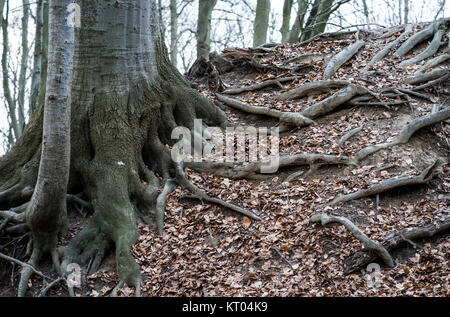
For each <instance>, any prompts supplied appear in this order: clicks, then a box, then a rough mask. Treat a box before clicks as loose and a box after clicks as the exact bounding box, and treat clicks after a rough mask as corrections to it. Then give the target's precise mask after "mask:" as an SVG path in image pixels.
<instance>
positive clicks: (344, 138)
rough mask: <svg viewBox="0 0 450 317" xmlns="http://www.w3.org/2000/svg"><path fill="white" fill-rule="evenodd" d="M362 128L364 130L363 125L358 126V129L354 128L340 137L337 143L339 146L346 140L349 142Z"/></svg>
mask: <svg viewBox="0 0 450 317" xmlns="http://www.w3.org/2000/svg"><path fill="white" fill-rule="evenodd" d="M362 130H363V127H358V128H356V129H353V130H351V131H349V132H347V133H346V134H345V135H344V136H343V137H342V138H340V139H339V141H338V143H337V144H338V145H339V146H342V145H343V144H344V143H345V142H347V141H348V140H350V139H351V138H353V137H354V136H355V135H357V134H358V133H359V132H361V131H362Z"/></svg>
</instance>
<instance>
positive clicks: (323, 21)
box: [311, 0, 334, 37]
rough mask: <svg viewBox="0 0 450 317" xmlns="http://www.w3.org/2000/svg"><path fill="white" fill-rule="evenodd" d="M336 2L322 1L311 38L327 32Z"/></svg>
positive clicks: (330, 0) (332, 0) (331, 0)
mask: <svg viewBox="0 0 450 317" xmlns="http://www.w3.org/2000/svg"><path fill="white" fill-rule="evenodd" d="M333 2H334V0H322V1H321V2H320V6H319V13H318V14H317V16H316V19H315V20H314V25H313V30H312V33H311V37H313V36H315V35H317V34H321V33H323V32H325V29H326V28H327V22H328V19H329V18H330V15H331V13H332V8H333Z"/></svg>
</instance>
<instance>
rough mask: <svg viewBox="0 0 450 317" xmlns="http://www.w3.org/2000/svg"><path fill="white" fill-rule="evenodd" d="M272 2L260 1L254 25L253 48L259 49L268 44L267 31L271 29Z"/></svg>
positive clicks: (268, 0) (267, 0)
mask: <svg viewBox="0 0 450 317" xmlns="http://www.w3.org/2000/svg"><path fill="white" fill-rule="evenodd" d="M269 17H270V0H258V2H257V5H256V16H255V21H254V24H253V47H258V46H260V45H263V44H265V43H266V42H267V30H268V28H269Z"/></svg>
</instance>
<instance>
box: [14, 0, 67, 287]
mask: <svg viewBox="0 0 450 317" xmlns="http://www.w3.org/2000/svg"><path fill="white" fill-rule="evenodd" d="M71 2H72V0H50V11H49V39H50V40H49V54H48V62H49V71H48V81H47V96H46V99H45V108H44V125H43V135H42V140H43V141H42V153H41V161H40V165H39V173H38V178H37V183H36V187H35V189H34V193H33V196H32V198H31V201H30V203H29V205H28V208H27V210H26V220H27V224H28V226H29V227H30V229H31V233H32V236H33V254H32V256H31V259H30V264H31V265H33V266H36V265H38V262H39V259H40V257H41V255H42V253H43V252H49V253H51V255H52V259H53V263H54V265H55V267H56V269H57V271H58V272H59V273H61V272H60V266H59V259H58V255H57V253H56V247H57V243H58V233H59V232H60V231H61V229H63V228H64V226H65V219H66V212H67V211H66V193H67V185H68V182H69V171H70V89H71V71H72V62H73V45H74V29H73V28H72V27H70V26H69V25H68V23H67V22H66V21H67V18H66V16H67V11H66V10H67V8H68V6H69V4H70V3H71ZM29 274H30V272H29V270H27V269H25V268H24V269H23V270H22V276H21V281H20V284H19V296H23V295H24V293H25V290H26V284H27V283H28V278H29Z"/></svg>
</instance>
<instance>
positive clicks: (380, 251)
mask: <svg viewBox="0 0 450 317" xmlns="http://www.w3.org/2000/svg"><path fill="white" fill-rule="evenodd" d="M311 222H313V223H317V222H320V223H321V224H322V226H326V225H327V224H329V223H336V222H337V223H340V224H342V225H343V226H344V227H345V228H347V229H348V230H349V231H350V232H351V233H352V234H353V235H354V236H355V237H356V238H357V239H358V240H359V241H361V242H362V244H363V245H364V247H365V248H367V249H368V250H371V251H374V252H375V253H376V254H377V255H378V256H379V257H380V258H381V259H383V261H384V263H385V264H386V265H387V266H389V267H394V260H393V259H392V257H391V255H390V254H389V252H388V251H387V250H386V249H385V248H384V247H383V246H382V245H380V244H378V243H376V242H375V241H373V240H371V239H370V238H369V237H368V236H366V235H365V234H364V233H363V232H362V231H361V230H360V229H359V228H358V227H357V226H356V225H355V224H354V223H353V222H351V221H350V220H348V219H347V218H345V217H335V216H328V215H325V214H322V215H314V216H312V217H311Z"/></svg>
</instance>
